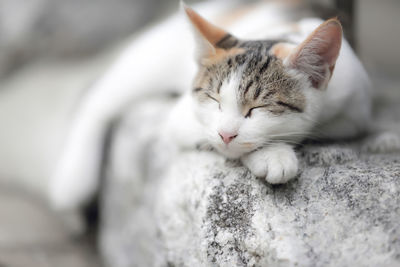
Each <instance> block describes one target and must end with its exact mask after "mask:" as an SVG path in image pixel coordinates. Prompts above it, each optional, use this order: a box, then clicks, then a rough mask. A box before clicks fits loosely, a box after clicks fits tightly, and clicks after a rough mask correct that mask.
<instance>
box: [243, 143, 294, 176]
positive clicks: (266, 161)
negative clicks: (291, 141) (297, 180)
mask: <svg viewBox="0 0 400 267" xmlns="http://www.w3.org/2000/svg"><path fill="white" fill-rule="evenodd" d="M242 162H243V164H244V165H245V166H246V167H247V168H249V170H250V171H251V172H252V173H253V174H254V175H255V176H257V177H263V178H265V180H266V181H267V182H269V183H271V184H283V183H286V182H288V181H289V180H290V179H292V178H294V177H295V176H296V175H297V173H298V160H297V157H296V154H295V153H294V151H293V149H292V147H291V146H289V145H286V144H279V145H274V146H269V147H265V148H263V149H260V150H257V151H255V152H253V153H250V154H248V155H246V156H244V157H243V158H242Z"/></svg>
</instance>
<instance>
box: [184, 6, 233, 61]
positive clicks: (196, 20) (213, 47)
mask: <svg viewBox="0 0 400 267" xmlns="http://www.w3.org/2000/svg"><path fill="white" fill-rule="evenodd" d="M181 5H182V8H183V10H184V12H185V14H186V16H187V18H188V20H189V21H190V24H191V25H192V26H193V27H192V28H193V32H194V36H195V41H196V49H197V51H196V57H197V60H198V61H199V62H201V60H202V59H203V58H210V57H212V56H214V55H216V54H217V53H218V50H219V49H228V48H231V47H233V46H234V45H235V44H237V39H236V38H235V37H233V36H232V35H231V34H229V33H228V32H226V31H225V30H223V29H221V28H220V27H217V26H215V25H214V24H212V23H211V22H209V21H207V20H206V19H204V18H203V17H202V16H200V15H199V14H198V13H196V12H195V11H194V10H193V9H191V8H190V7H188V6H186V5H185V4H184V3H183V2H181Z"/></svg>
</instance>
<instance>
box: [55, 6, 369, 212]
mask: <svg viewBox="0 0 400 267" xmlns="http://www.w3.org/2000/svg"><path fill="white" fill-rule="evenodd" d="M227 3H228V2H212V3H211V2H209V3H204V4H201V5H198V6H197V7H196V9H197V10H200V13H202V14H208V17H214V18H215V17H221V13H222V12H221V11H222V10H224V9H227V8H226V4H227ZM229 5H230V9H231V10H232V9H237V10H236V11H231V12H232V15H230V16H225V18H224V22H221V24H223V25H224V27H220V26H216V25H215V24H213V23H211V22H209V21H208V20H206V19H205V18H203V17H202V16H201V15H199V13H197V12H196V11H194V10H193V9H192V8H189V7H187V6H186V5H185V4H182V12H180V13H179V14H178V15H174V16H172V17H171V18H169V19H167V20H166V21H165V22H164V23H162V24H159V25H157V26H155V27H153V28H152V29H149V30H147V31H145V32H144V33H142V34H141V35H139V36H138V37H137V38H136V39H135V41H134V42H133V43H132V44H131V45H130V46H129V47H128V48H127V49H126V50H125V52H123V53H122V55H121V57H120V59H119V60H118V61H117V62H116V64H115V65H114V66H113V67H112V68H111V69H110V70H109V71H108V72H107V73H106V74H105V75H104V77H103V78H102V79H100V81H99V82H98V83H97V84H96V85H95V87H94V88H93V89H92V90H91V91H90V93H89V94H88V96H87V97H86V99H85V101H84V103H83V105H82V107H81V109H80V110H79V112H78V113H77V119H76V121H75V124H74V125H73V128H72V131H71V134H70V136H69V139H68V141H67V145H66V150H65V151H64V153H63V156H62V158H61V160H60V164H59V165H58V166H57V168H56V175H55V177H54V179H53V182H52V184H51V187H50V196H51V201H52V203H53V205H54V206H55V207H56V208H58V209H74V208H77V207H79V206H80V205H82V203H85V202H87V201H88V200H89V199H90V197H91V196H92V195H93V194H94V192H95V191H96V188H97V186H98V171H99V167H100V166H99V165H100V157H101V149H102V142H103V136H104V134H105V132H106V129H107V125H108V124H109V122H110V121H111V120H112V119H113V118H115V117H116V116H117V115H118V114H119V113H121V111H122V110H123V108H124V107H126V106H127V105H129V103H130V102H131V101H138V99H140V97H141V96H143V95H151V94H152V93H161V92H166V91H168V90H169V89H170V88H176V89H177V90H178V92H182V93H183V95H182V96H181V98H180V99H179V100H178V102H177V104H176V105H175V107H174V108H173V110H172V111H171V114H170V115H169V119H168V121H167V123H166V125H165V126H164V128H163V130H162V131H161V132H162V135H163V136H165V137H166V138H168V139H169V140H170V142H173V143H175V144H176V145H177V146H178V147H182V148H189V149H194V148H195V147H196V146H197V145H198V144H201V143H206V144H208V145H211V146H212V147H213V148H214V149H215V150H216V151H217V153H220V154H222V155H223V156H225V157H227V158H232V159H240V161H241V162H242V163H243V165H244V166H246V167H247V168H248V169H249V170H250V171H251V172H252V173H253V174H254V175H255V176H257V177H261V178H262V179H265V180H266V181H267V182H269V183H271V184H281V183H286V182H288V181H289V180H291V179H293V178H294V177H296V175H297V173H298V160H297V157H296V154H295V151H294V146H295V145H296V144H298V143H299V142H301V141H302V140H303V139H305V138H307V137H310V136H316V135H317V136H321V137H323V138H348V137H354V136H357V135H359V134H361V133H363V132H365V131H366V130H367V129H368V124H369V121H370V109H371V97H370V92H371V85H370V82H369V79H368V76H367V74H366V72H365V70H364V68H363V66H362V64H361V63H360V61H359V60H358V58H357V57H356V55H355V53H354V52H353V51H352V49H351V47H350V45H349V44H348V43H347V41H346V40H345V39H343V37H342V35H343V34H342V27H341V24H340V22H339V20H338V19H336V18H332V19H329V20H327V21H322V20H321V19H318V18H305V19H301V20H299V21H296V22H293V21H291V17H290V15H288V13H287V9H286V7H285V6H283V5H279V4H276V3H266V2H261V3H257V4H253V5H250V6H246V7H242V6H238V4H237V3H236V2H235V3H234V1H230V2H229ZM225 29H229V31H226V30H225ZM193 36H194V38H193ZM192 54H194V55H195V56H194V59H192V58H193V57H192V56H191V55H192Z"/></svg>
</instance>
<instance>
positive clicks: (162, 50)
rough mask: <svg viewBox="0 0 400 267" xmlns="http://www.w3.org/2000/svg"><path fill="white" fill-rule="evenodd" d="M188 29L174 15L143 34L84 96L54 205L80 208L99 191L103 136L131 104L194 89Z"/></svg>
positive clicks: (56, 180)
mask: <svg viewBox="0 0 400 267" xmlns="http://www.w3.org/2000/svg"><path fill="white" fill-rule="evenodd" d="M185 32H186V29H185V26H184V23H183V21H182V18H177V17H174V18H172V19H170V20H168V21H167V22H165V23H164V24H161V25H159V26H157V27H155V28H153V29H151V30H149V31H147V32H145V33H144V34H142V35H140V36H139V37H138V38H137V39H136V40H135V41H134V42H133V44H132V45H131V46H130V47H128V48H127V49H126V50H125V52H124V53H123V54H122V55H121V56H120V58H119V60H117V62H116V64H114V65H113V66H112V67H111V69H110V70H109V71H108V72H107V73H106V75H105V76H104V77H103V78H102V79H101V80H99V82H98V83H97V84H96V85H95V86H94V88H92V89H91V90H90V91H89V93H88V94H87V95H86V97H85V98H84V99H83V101H82V103H81V106H80V108H79V110H78V112H77V113H76V118H75V121H74V122H73V123H72V125H71V132H70V133H69V135H68V137H67V141H66V145H65V150H64V151H63V153H62V155H61V159H60V161H59V164H58V165H57V166H56V168H55V174H54V177H53V179H52V181H51V184H50V188H49V191H50V192H49V193H50V199H51V202H52V204H53V206H54V207H55V208H56V209H61V210H66V209H76V208H77V207H79V206H81V205H82V204H84V203H85V202H87V201H88V200H90V198H91V197H92V196H93V194H94V193H95V192H96V190H97V186H98V175H99V173H98V172H99V169H100V160H101V157H102V145H103V137H104V135H105V133H106V131H107V129H108V126H109V123H110V122H111V121H112V120H113V119H114V118H115V117H117V116H118V115H119V114H120V113H121V112H122V111H123V109H124V108H125V107H126V106H127V105H128V104H129V103H131V102H132V101H138V99H140V98H141V97H143V96H149V95H150V96H151V95H154V94H160V93H162V92H163V91H164V92H165V91H168V90H171V89H173V90H177V91H182V90H184V89H188V88H190V84H191V79H192V77H193V73H194V71H195V65H194V63H192V62H191V60H190V59H188V57H190V55H191V54H192V51H191V49H192V47H193V46H192V45H191V43H192V41H193V40H192V38H191V36H190V35H189V36H187V35H188V34H186V33H185Z"/></svg>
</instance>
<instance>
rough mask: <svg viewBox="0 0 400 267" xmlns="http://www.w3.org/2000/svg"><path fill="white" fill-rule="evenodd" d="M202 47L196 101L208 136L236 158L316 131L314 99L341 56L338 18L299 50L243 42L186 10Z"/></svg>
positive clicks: (281, 43) (297, 47) (289, 45)
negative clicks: (313, 113)
mask: <svg viewBox="0 0 400 267" xmlns="http://www.w3.org/2000/svg"><path fill="white" fill-rule="evenodd" d="M185 11H186V14H187V16H188V18H189V20H190V22H191V24H192V25H193V29H194V32H195V37H196V43H197V55H196V56H197V62H198V66H199V70H198V73H197V75H196V77H195V80H194V83H193V89H192V90H193V91H192V95H193V98H194V103H195V113H196V116H197V118H198V119H199V121H200V123H201V124H202V125H203V127H204V132H205V134H206V138H207V140H208V142H210V143H211V145H212V146H213V147H214V148H216V149H217V150H218V151H219V152H220V153H222V154H224V155H225V156H227V157H229V158H237V157H240V156H242V155H243V154H245V153H248V152H251V151H253V150H255V149H257V148H259V147H262V146H265V145H267V144H269V143H271V142H276V141H279V140H284V141H287V142H291V141H296V140H297V141H298V140H301V137H302V136H304V135H305V134H306V133H307V131H309V130H310V128H311V127H312V126H313V124H314V123H313V118H314V117H315V116H312V112H313V105H315V97H316V95H318V94H321V92H322V91H323V90H324V89H325V88H326V87H327V84H328V82H329V79H330V78H331V75H332V73H333V70H334V66H335V62H336V59H337V57H338V54H339V50H340V46H341V38H342V29H341V25H340V23H339V21H338V20H336V19H331V20H328V21H326V22H325V23H323V24H322V25H320V26H319V27H318V28H317V29H315V31H314V32H313V33H311V34H310V36H308V38H306V39H305V40H304V41H303V42H302V43H301V44H300V45H294V44H292V43H286V42H284V41H279V40H265V41H245V40H239V39H237V38H236V37H234V36H233V35H232V34H230V33H227V32H226V31H224V30H223V29H221V28H219V27H217V26H215V25H213V24H211V23H209V22H208V21H206V20H205V19H204V18H202V17H201V16H200V15H198V14H197V13H196V12H195V11H193V10H192V9H190V8H188V7H185Z"/></svg>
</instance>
